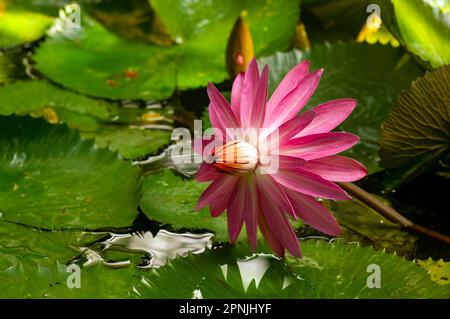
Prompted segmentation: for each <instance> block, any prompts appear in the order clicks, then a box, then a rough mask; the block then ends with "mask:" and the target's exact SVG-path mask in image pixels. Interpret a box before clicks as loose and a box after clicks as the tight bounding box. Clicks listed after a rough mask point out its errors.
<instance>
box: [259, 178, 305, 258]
mask: <svg viewBox="0 0 450 319" xmlns="http://www.w3.org/2000/svg"><path fill="white" fill-rule="evenodd" d="M258 190H259V191H260V204H261V211H262V215H263V216H264V219H265V221H266V222H267V226H268V229H269V230H270V232H271V234H269V236H270V237H272V238H271V240H272V241H274V239H273V237H274V236H273V235H275V237H276V239H277V241H278V242H279V243H280V244H281V245H282V246H283V247H285V248H286V249H287V250H288V251H289V252H290V253H291V254H292V255H293V256H296V257H301V252H300V246H299V244H298V239H297V236H296V235H295V232H294V229H293V228H292V226H291V224H290V223H289V220H288V219H287V217H286V215H285V214H284V213H283V212H282V211H281V210H280V209H279V207H278V206H277V205H276V204H275V203H274V201H272V200H271V197H270V195H268V194H266V193H265V191H264V190H262V189H261V188H259V187H258Z"/></svg>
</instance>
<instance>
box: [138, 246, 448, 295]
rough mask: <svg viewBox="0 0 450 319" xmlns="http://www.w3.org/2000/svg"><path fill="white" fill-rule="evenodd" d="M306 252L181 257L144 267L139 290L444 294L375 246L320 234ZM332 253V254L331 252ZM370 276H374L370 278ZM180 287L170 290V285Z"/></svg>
mask: <svg viewBox="0 0 450 319" xmlns="http://www.w3.org/2000/svg"><path fill="white" fill-rule="evenodd" d="M301 247H302V252H303V258H301V259H297V258H292V257H288V258H287V259H286V262H287V266H288V268H287V269H286V266H285V265H284V263H283V262H282V261H281V260H279V259H276V258H274V257H272V256H271V255H265V254H258V255H253V256H252V255H251V254H249V253H248V252H247V253H246V252H245V250H242V249H241V248H240V247H236V248H230V247H225V248H220V249H216V250H215V251H211V252H209V253H206V254H203V255H199V256H191V257H188V258H186V259H177V260H175V261H173V262H171V263H170V264H169V265H167V266H165V267H163V268H161V269H157V270H155V271H154V272H153V273H142V274H141V277H142V279H141V280H140V282H139V283H137V285H136V290H137V291H138V292H139V294H140V295H141V296H143V297H150V298H193V297H197V298H199V297H200V298H222V299H223V298H225V299H231V298H301V299H316V298H359V299H361V298H385V299H389V298H446V297H448V294H449V292H450V288H449V287H448V286H438V285H437V284H436V283H434V282H433V281H432V280H431V279H430V276H429V275H428V274H427V272H426V271H425V270H424V269H422V268H421V267H419V266H417V265H416V264H415V263H414V262H411V261H407V260H405V259H403V258H401V257H398V256H395V255H390V254H387V253H384V252H380V251H374V250H373V249H371V248H368V247H366V248H362V247H358V246H357V245H346V244H342V243H339V242H334V243H328V242H326V241H322V240H307V241H302V242H301ZM330 256H332V258H330ZM369 265H378V266H379V267H380V269H381V273H380V275H381V281H380V284H381V288H379V289H377V288H369V287H368V284H367V282H368V281H369V280H368V277H369V276H370V274H371V272H368V271H367V269H368V266H369ZM369 279H370V278H369ZM175 286H176V287H177V290H176V291H171V290H170V289H168V287H175Z"/></svg>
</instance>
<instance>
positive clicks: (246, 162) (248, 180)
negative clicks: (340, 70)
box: [196, 59, 367, 257]
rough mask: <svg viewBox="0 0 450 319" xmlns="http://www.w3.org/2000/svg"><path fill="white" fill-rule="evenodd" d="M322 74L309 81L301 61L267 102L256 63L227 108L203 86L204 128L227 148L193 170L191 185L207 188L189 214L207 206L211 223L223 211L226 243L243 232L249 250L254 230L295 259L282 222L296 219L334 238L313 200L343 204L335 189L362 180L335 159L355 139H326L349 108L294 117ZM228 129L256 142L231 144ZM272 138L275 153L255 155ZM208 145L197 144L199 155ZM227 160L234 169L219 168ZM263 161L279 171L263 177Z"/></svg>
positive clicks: (332, 223)
mask: <svg viewBox="0 0 450 319" xmlns="http://www.w3.org/2000/svg"><path fill="white" fill-rule="evenodd" d="M322 72H323V70H322V69H320V70H316V71H314V72H311V73H309V62H308V61H304V62H302V63H300V64H298V65H297V66H295V67H294V68H293V69H292V70H291V71H290V72H289V73H288V74H287V75H286V76H285V77H284V79H283V80H282V82H281V83H280V85H279V86H278V87H277V89H276V90H275V91H274V93H273V94H272V96H271V97H270V99H269V100H268V101H267V98H268V93H267V92H268V89H267V87H268V77H269V69H268V66H267V65H266V66H265V67H264V69H263V71H262V72H261V74H260V73H259V69H258V65H257V63H256V60H255V59H253V60H252V61H251V62H250V64H249V66H248V69H247V71H246V72H245V73H241V74H239V75H238V76H237V77H236V79H235V80H234V83H233V87H232V92H231V105H230V104H229V103H228V102H227V100H226V99H225V98H224V97H223V96H222V95H221V94H220V92H219V91H218V90H217V89H216V87H214V85H213V84H211V83H210V84H209V85H208V95H209V99H210V105H209V115H210V119H211V124H212V126H213V128H214V130H215V132H217V133H220V135H222V136H224V139H225V137H226V138H227V141H224V142H223V143H221V146H220V147H216V148H215V149H214V150H213V151H212V152H210V154H209V155H210V157H212V158H213V161H212V162H210V163H206V162H203V163H202V164H201V166H200V168H199V171H198V173H197V175H196V180H197V181H199V182H211V183H210V185H209V186H208V187H207V188H206V190H205V191H204V192H203V193H202V195H201V196H200V198H199V200H198V203H197V205H196V209H201V208H203V207H205V206H206V205H209V208H210V211H211V215H212V216H213V217H217V216H219V215H220V214H222V213H223V212H224V211H225V210H226V212H227V215H228V231H229V236H230V242H231V243H235V241H236V239H237V237H238V235H239V234H240V232H241V229H242V227H243V225H244V224H245V227H246V229H247V234H248V240H249V244H250V246H251V247H252V249H253V250H256V246H257V229H258V226H259V229H260V231H261V233H262V235H263V236H264V238H265V239H266V240H267V242H268V243H269V245H270V247H271V248H272V249H273V251H274V252H275V253H276V254H277V255H279V256H283V255H284V252H285V250H287V251H289V252H290V253H291V254H292V255H294V256H298V257H300V256H301V252H300V247H299V242H298V239H297V237H296V235H295V232H294V229H293V228H292V226H291V224H290V222H289V219H288V216H290V217H292V218H293V219H297V218H300V219H301V220H302V221H303V222H304V223H306V224H309V225H310V226H312V227H313V228H316V229H317V230H319V231H321V232H323V233H325V234H328V235H332V236H337V235H339V234H340V232H341V230H340V227H339V225H338V223H337V222H336V220H335V218H334V217H333V215H332V214H331V213H330V212H329V211H328V210H327V209H326V208H325V207H324V206H323V205H322V204H321V203H320V202H319V201H318V200H317V199H316V198H325V199H332V200H347V199H350V197H349V196H348V195H347V194H346V192H345V191H344V190H342V189H341V188H340V187H339V186H338V185H337V184H336V183H335V182H351V181H355V180H358V179H361V178H362V177H364V176H365V175H366V174H367V170H366V168H365V167H364V166H363V165H361V164H360V163H359V162H357V161H355V160H353V159H351V158H348V157H344V156H339V155H336V154H338V153H340V152H342V151H345V150H347V149H349V148H351V147H352V146H353V145H355V144H356V143H357V142H358V140H359V138H358V137H357V136H355V135H353V134H350V133H344V132H330V131H331V130H333V129H334V128H336V127H337V126H338V125H339V124H340V123H341V122H342V121H344V120H345V119H346V118H347V117H348V116H349V114H350V113H351V112H352V111H353V109H354V108H355V106H356V102H355V100H353V99H348V98H344V99H337V100H332V101H329V102H326V103H324V104H321V105H319V106H317V107H315V108H313V109H311V110H309V111H307V112H303V113H299V112H300V110H301V109H302V108H303V107H304V106H305V105H306V104H307V102H308V101H309V99H310V98H311V96H312V95H313V93H314V91H315V89H316V87H317V85H318V83H319V80H320V77H321V75H322ZM229 128H234V129H237V130H241V131H244V130H246V129H248V128H253V129H256V130H257V132H258V133H257V134H258V136H257V139H256V142H255V140H253V142H250V141H247V140H243V139H236V136H230V134H229V133H228V131H227V129H229ZM263 128H264V129H263ZM275 132H276V134H275ZM274 136H276V138H277V143H275V144H276V145H277V147H267V146H265V147H264V149H262V148H261V145H266V144H264V141H265V140H266V139H270V138H273V137H274ZM210 142H211V141H210V140H207V139H204V140H203V141H202V146H203V149H205V146H206V145H207V144H208V143H210ZM270 145H272V144H270ZM197 151H199V150H198V148H197ZM200 152H201V151H200ZM230 153H231V154H232V155H233V156H232V158H233V161H232V162H229V161H226V160H223V159H224V154H230ZM263 155H264V156H265V157H266V158H267V157H269V158H272V157H273V156H276V157H277V159H278V169H276V170H275V171H273V172H271V173H267V172H266V173H264V172H262V171H261V170H260V169H259V168H260V166H262V164H261V163H262V161H261V158H262V156H263Z"/></svg>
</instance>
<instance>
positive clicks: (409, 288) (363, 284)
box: [287, 240, 450, 299]
mask: <svg viewBox="0 0 450 319" xmlns="http://www.w3.org/2000/svg"><path fill="white" fill-rule="evenodd" d="M300 245H301V247H302V250H303V255H304V258H302V259H295V258H288V259H287V264H288V266H289V269H290V270H291V271H292V272H294V273H295V274H297V275H298V276H300V277H301V278H303V279H304V280H306V281H309V282H311V283H314V289H312V290H306V289H305V291H304V294H303V298H358V299H362V298H384V299H395V298H400V299H407V298H448V296H449V294H450V287H449V286H444V287H442V286H438V285H437V284H436V283H434V282H433V281H432V280H431V278H430V276H429V275H428V274H427V272H426V271H424V270H423V269H422V268H421V267H418V266H417V265H416V264H415V263H414V262H412V261H408V260H405V259H403V258H401V257H398V256H395V255H391V254H387V253H385V252H382V251H374V250H373V249H371V248H369V247H358V246H357V245H345V244H342V243H339V242H334V243H332V244H330V243H327V242H325V241H313V240H309V241H306V242H301V243H300ZM330 256H331V258H330ZM370 265H372V266H371V267H369V266H370ZM372 267H373V268H372ZM378 267H379V270H380V288H376V287H374V288H369V287H368V285H367V283H368V282H370V283H371V284H374V282H373V281H372V278H369V276H370V275H373V274H374V269H375V268H378ZM372 287H373V286H372Z"/></svg>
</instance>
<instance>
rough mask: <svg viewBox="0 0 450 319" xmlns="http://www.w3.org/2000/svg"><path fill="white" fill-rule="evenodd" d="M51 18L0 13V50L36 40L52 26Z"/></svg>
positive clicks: (15, 12)
mask: <svg viewBox="0 0 450 319" xmlns="http://www.w3.org/2000/svg"><path fill="white" fill-rule="evenodd" d="M52 21H53V18H51V17H48V16H46V15H43V14H39V13H34V12H27V11H6V12H0V48H4V47H13V46H17V45H21V44H24V43H29V42H33V41H36V40H38V39H39V38H41V37H43V36H44V35H45V31H46V30H47V28H48V27H50V25H51V24H52Z"/></svg>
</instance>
